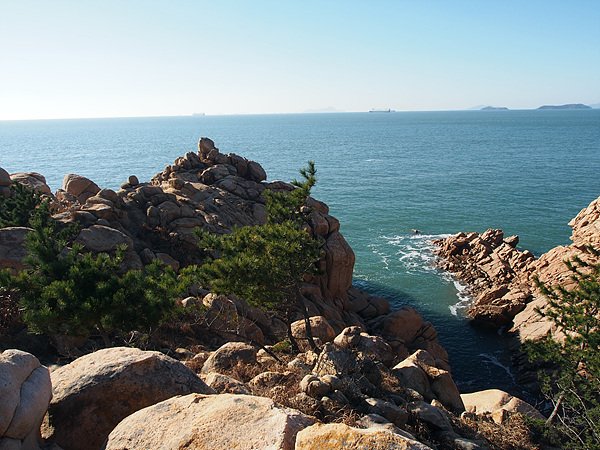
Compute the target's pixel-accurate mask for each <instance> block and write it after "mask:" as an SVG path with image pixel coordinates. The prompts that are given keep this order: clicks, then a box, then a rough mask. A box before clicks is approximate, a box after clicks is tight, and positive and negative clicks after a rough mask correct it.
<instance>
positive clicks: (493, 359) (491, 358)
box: [478, 353, 517, 383]
mask: <svg viewBox="0 0 600 450" xmlns="http://www.w3.org/2000/svg"><path fill="white" fill-rule="evenodd" d="M478 356H481V357H482V358H483V359H486V360H488V361H489V363H491V364H493V365H495V366H498V367H500V368H501V369H503V370H504V371H505V372H506V373H507V374H508V376H509V377H510V379H511V380H512V381H513V383H516V382H517V380H516V379H515V376H514V375H513V374H512V372H511V371H510V368H509V367H508V366H505V365H504V364H502V363H501V362H500V361H499V360H498V358H496V357H495V356H494V355H490V354H488V353H480V354H479V355H478Z"/></svg>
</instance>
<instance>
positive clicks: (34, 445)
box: [0, 349, 52, 450]
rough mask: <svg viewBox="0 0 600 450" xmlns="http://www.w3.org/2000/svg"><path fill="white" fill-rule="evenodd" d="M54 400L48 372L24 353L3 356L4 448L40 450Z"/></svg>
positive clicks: (0, 439)
mask: <svg viewBox="0 0 600 450" xmlns="http://www.w3.org/2000/svg"><path fill="white" fill-rule="evenodd" d="M51 397H52V385H51V383H50V373H49V372H48V369H47V368H46V367H44V366H42V365H41V364H40V362H39V361H38V359H37V358H36V357H35V356H33V355H31V354H29V353H26V352H23V351H21V350H14V349H10V350H5V351H4V352H2V354H0V448H2V449H5V448H6V449H12V448H15V449H21V450H34V449H35V450H37V449H39V446H40V444H41V442H42V439H41V434H40V426H41V424H42V419H43V418H44V415H45V414H46V409H47V408H48V403H49V402H50V398H51Z"/></svg>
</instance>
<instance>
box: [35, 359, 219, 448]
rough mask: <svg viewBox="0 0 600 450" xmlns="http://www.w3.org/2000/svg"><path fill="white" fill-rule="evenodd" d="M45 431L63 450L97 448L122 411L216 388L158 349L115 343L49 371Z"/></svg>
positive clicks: (115, 423) (129, 411)
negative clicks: (156, 350) (122, 345)
mask: <svg viewBox="0 0 600 450" xmlns="http://www.w3.org/2000/svg"><path fill="white" fill-rule="evenodd" d="M52 391H53V398H52V402H51V403H50V407H49V409H48V413H49V425H48V427H47V429H46V430H45V432H44V437H45V438H47V439H49V440H50V441H51V442H54V443H56V444H58V445H60V446H61V447H62V448H63V449H65V450H94V449H99V448H100V447H101V446H102V443H103V442H104V440H105V439H106V437H107V436H108V434H109V433H110V432H111V430H112V429H113V428H114V427H115V426H116V425H117V424H118V423H119V422H120V421H121V420H123V419H124V418H125V417H127V416H129V415H130V414H132V413H134V412H135V411H138V410H140V409H142V408H145V407H147V406H150V405H154V404H156V403H158V402H160V401H163V400H166V399H168V398H170V397H173V396H175V395H186V394H190V393H200V394H214V393H215V391H214V390H213V389H211V388H210V387H208V386H207V385H206V384H205V383H204V382H203V381H202V380H201V379H200V378H199V377H198V376H197V375H196V374H195V373H194V372H193V371H192V370H190V369H189V368H187V367H186V366H184V365H183V364H181V363H180V362H178V361H176V360H174V359H172V358H169V357H168V356H165V355H163V354H161V353H158V352H147V351H142V350H139V349H135V348H125V347H117V348H110V349H105V350H99V351H97V352H95V353H91V354H89V355H86V356H83V357H81V358H79V359H76V360H75V361H73V362H72V363H70V364H68V365H66V366H63V367H61V368H59V369H57V370H55V371H54V372H53V373H52Z"/></svg>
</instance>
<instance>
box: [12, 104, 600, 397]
mask: <svg viewBox="0 0 600 450" xmlns="http://www.w3.org/2000/svg"><path fill="white" fill-rule="evenodd" d="M200 136H207V137H210V138H211V139H213V140H214V141H215V143H216V145H217V147H219V148H220V149H221V151H222V152H225V153H229V152H233V153H237V154H239V155H241V156H245V157H247V158H249V159H253V160H255V161H258V162H260V163H261V165H262V166H263V167H264V168H265V170H266V171H267V175H268V177H269V180H275V179H282V180H287V181H289V180H291V179H293V178H295V177H296V176H297V174H298V169H299V168H300V167H303V166H304V165H306V161H307V160H315V161H316V165H317V169H318V176H319V182H318V184H317V186H316V187H315V190H314V196H315V197H316V198H318V199H320V200H323V201H325V202H326V203H327V204H328V205H329V207H330V209H331V213H332V214H333V215H334V216H335V217H337V218H338V219H339V220H340V221H341V224H342V228H341V231H342V233H343V234H344V236H345V238H346V239H347V240H348V242H349V243H350V245H351V246H352V248H353V249H354V252H355V253H356V257H357V261H356V265H355V274H354V276H355V284H356V285H357V286H358V287H360V288H362V289H365V290H367V291H369V292H372V293H375V294H380V295H384V296H386V297H387V298H388V299H389V300H390V301H391V302H392V303H393V304H394V305H396V306H401V305H405V304H407V305H410V306H413V307H415V308H416V309H418V310H419V311H420V312H421V314H422V315H423V316H424V317H425V319H426V320H429V321H431V322H432V323H433V324H434V325H435V327H436V329H437V330H438V332H439V339H440V341H441V343H442V345H443V346H444V347H445V348H446V349H447V350H448V352H449V354H450V358H451V361H450V362H451V365H452V368H453V374H454V377H455V379H456V380H457V382H458V384H459V387H460V388H461V389H462V390H464V391H468V390H474V389H479V388H484V387H499V388H504V389H508V390H512V391H515V390H518V386H516V385H515V384H514V379H513V376H512V375H511V373H510V371H509V370H508V369H507V365H508V363H507V361H508V357H507V352H506V348H505V342H504V340H503V339H502V338H501V337H500V336H498V334H497V333H482V332H480V331H477V330H474V329H472V328H471V327H469V326H468V324H467V322H466V321H465V320H464V319H463V318H462V317H461V310H462V309H464V302H463V303H461V296H460V290H461V289H462V287H461V286H460V285H458V283H456V282H455V280H453V279H452V278H451V277H450V276H448V275H447V274H444V273H442V272H440V271H438V270H436V269H435V268H434V266H433V256H432V254H431V244H430V240H431V239H432V238H435V237H439V236H443V235H448V234H455V233H457V232H459V231H479V232H483V231H485V230H486V229H487V228H490V227H494V228H502V229H503V230H504V231H505V233H506V235H511V234H518V235H519V236H520V238H521V241H520V247H521V248H524V249H529V250H531V251H532V252H533V253H534V254H537V255H539V254H541V253H543V252H545V251H547V250H548V249H550V248H552V247H554V246H556V245H562V244H568V243H569V236H570V233H571V229H570V227H568V226H567V223H568V222H569V220H570V219H571V218H573V217H574V216H575V215H576V214H577V213H578V212H579V211H580V210H581V209H582V208H584V207H586V206H587V205H588V204H589V203H590V202H591V201H592V200H594V199H595V198H597V197H598V196H600V182H599V177H598V174H599V169H600V111H598V110H591V111H590V110H586V111H456V112H410V113H390V114H368V113H340V114H290V115H257V116H206V117H166V118H139V119H133V118H132V119H80V120H54V121H23V122H0V167H3V168H4V169H6V170H7V171H8V172H10V173H13V172H18V171H37V172H40V173H42V174H43V175H44V176H45V177H46V178H47V180H48V184H49V185H50V186H51V188H52V189H53V190H56V189H57V188H59V187H60V186H61V184H62V178H63V176H64V175H65V174H67V173H77V174H80V175H83V176H86V177H89V178H91V179H92V180H94V181H95V182H96V183H98V184H99V185H100V186H101V187H110V188H113V189H117V188H118V187H119V185H120V184H121V183H123V182H124V181H125V180H126V179H127V177H128V176H129V175H131V174H135V175H137V176H138V177H139V178H140V179H141V180H149V179H150V178H151V177H152V176H153V175H154V174H155V173H157V172H159V171H161V170H162V169H163V168H164V167H165V166H166V165H168V164H171V163H172V162H173V160H174V159H175V158H176V157H177V156H182V155H183V154H184V153H185V152H187V151H195V149H196V143H197V141H198V138H199V137H200ZM413 229H418V230H420V231H421V232H422V233H421V234H419V235H414V234H413V233H412V230H413ZM463 300H464V299H463Z"/></svg>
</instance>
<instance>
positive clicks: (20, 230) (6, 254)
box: [0, 227, 33, 271]
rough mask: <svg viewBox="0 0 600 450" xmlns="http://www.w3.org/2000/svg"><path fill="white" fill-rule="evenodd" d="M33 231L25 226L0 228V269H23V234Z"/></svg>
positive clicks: (25, 254)
mask: <svg viewBox="0 0 600 450" xmlns="http://www.w3.org/2000/svg"><path fill="white" fill-rule="evenodd" d="M30 231H33V230H32V229H31V228H25V227H7V228H0V269H13V270H15V271H18V270H24V269H25V268H26V266H25V264H23V258H25V256H27V253H28V251H27V249H26V248H25V247H23V242H25V236H27V234H29V232H30Z"/></svg>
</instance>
